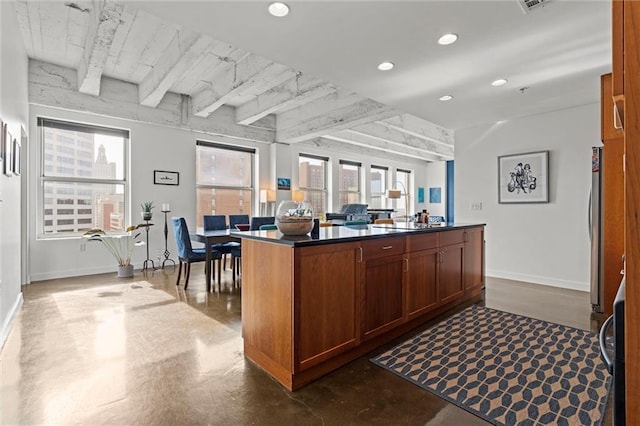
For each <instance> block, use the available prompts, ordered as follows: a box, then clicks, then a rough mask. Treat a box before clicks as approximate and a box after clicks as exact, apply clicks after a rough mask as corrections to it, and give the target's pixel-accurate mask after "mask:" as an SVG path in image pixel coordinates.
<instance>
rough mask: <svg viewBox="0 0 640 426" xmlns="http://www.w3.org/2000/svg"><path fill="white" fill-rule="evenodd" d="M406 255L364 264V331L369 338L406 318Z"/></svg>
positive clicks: (368, 261)
mask: <svg viewBox="0 0 640 426" xmlns="http://www.w3.org/2000/svg"><path fill="white" fill-rule="evenodd" d="M404 270H405V258H404V256H403V255H395V256H388V257H382V258H378V259H372V260H367V261H366V262H365V263H364V275H365V276H364V280H363V284H362V285H363V310H362V331H363V336H364V338H370V337H373V336H376V335H378V334H380V333H383V332H385V331H387V330H390V329H392V328H393V327H395V326H396V325H398V324H399V323H401V322H403V321H404V312H403V300H404V291H403V288H404V284H403V278H404Z"/></svg>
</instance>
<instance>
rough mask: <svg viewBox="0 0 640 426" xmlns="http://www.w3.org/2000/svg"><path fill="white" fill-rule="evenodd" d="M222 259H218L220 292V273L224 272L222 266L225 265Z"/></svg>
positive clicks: (219, 285) (219, 287)
mask: <svg viewBox="0 0 640 426" xmlns="http://www.w3.org/2000/svg"><path fill="white" fill-rule="evenodd" d="M221 262H222V259H218V292H220V289H221V284H220V274H221V272H222V268H223V266H224V263H221Z"/></svg>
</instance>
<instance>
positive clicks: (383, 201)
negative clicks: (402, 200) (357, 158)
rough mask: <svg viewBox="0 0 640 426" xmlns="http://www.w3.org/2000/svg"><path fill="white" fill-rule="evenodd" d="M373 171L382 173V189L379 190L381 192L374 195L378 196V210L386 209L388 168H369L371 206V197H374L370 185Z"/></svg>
mask: <svg viewBox="0 0 640 426" xmlns="http://www.w3.org/2000/svg"><path fill="white" fill-rule="evenodd" d="M373 170H381V171H383V172H384V187H383V188H381V190H382V192H380V193H376V194H380V207H379V208H380V209H386V208H387V202H388V200H387V190H388V189H389V167H387V166H377V165H374V164H372V165H371V166H370V167H369V203H370V204H371V203H372V201H373V197H374V192H373V190H372V187H371V183H372V182H373V179H371V175H372V174H373Z"/></svg>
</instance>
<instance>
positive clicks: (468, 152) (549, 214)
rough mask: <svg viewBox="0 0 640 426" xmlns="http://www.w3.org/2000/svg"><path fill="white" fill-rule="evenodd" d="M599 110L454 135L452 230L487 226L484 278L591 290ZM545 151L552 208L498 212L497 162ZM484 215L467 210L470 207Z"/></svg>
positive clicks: (547, 116) (516, 207)
mask: <svg viewBox="0 0 640 426" xmlns="http://www.w3.org/2000/svg"><path fill="white" fill-rule="evenodd" d="M598 145H601V143H600V106H599V104H597V103H596V104H590V105H584V106H580V107H576V108H571V109H566V110H561V111H556V112H551V113H545V114H540V115H536V116H530V117H525V118H520V119H515V120H510V121H506V122H503V123H500V124H494V125H485V126H478V127H474V128H470V129H464V130H459V131H456V160H455V161H456V164H455V217H456V222H484V223H486V224H487V227H486V233H485V239H486V274H487V275H489V276H496V277H502V278H509V279H515V280H521V281H529V282H533V283H540V284H548V285H554V286H558V287H566V288H573V289H578V290H584V291H588V290H589V263H590V257H589V235H588V227H587V222H588V201H589V200H588V199H589V189H590V185H591V168H590V164H591V149H590V148H591V147H592V146H598ZM543 150H549V183H550V185H549V186H550V190H549V203H548V204H498V189H497V188H498V172H497V163H498V160H497V158H498V156H500V155H507V154H517V153H525V152H533V151H543ZM478 202H480V203H482V210H471V203H478Z"/></svg>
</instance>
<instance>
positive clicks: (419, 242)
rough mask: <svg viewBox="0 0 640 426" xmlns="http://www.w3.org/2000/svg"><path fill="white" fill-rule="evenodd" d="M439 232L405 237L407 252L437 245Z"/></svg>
mask: <svg viewBox="0 0 640 426" xmlns="http://www.w3.org/2000/svg"><path fill="white" fill-rule="evenodd" d="M438 234H439V232H429V233H423V234H417V235H409V236H408V237H407V252H409V253H410V252H412V251H420V250H429V249H432V248H436V247H438Z"/></svg>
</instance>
